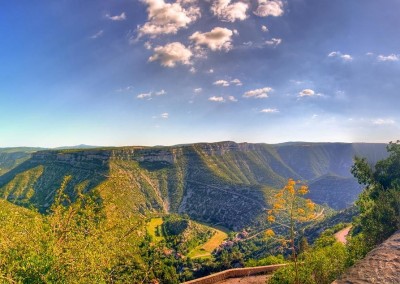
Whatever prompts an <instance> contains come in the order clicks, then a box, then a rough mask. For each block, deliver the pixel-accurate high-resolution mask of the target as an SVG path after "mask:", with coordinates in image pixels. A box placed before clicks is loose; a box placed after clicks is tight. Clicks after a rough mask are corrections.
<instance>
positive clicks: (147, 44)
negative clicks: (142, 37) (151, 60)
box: [144, 41, 153, 50]
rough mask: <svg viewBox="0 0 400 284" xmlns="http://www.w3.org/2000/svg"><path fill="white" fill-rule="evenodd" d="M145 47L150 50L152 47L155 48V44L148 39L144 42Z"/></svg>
mask: <svg viewBox="0 0 400 284" xmlns="http://www.w3.org/2000/svg"><path fill="white" fill-rule="evenodd" d="M144 48H146V49H147V50H150V49H152V48H153V46H152V45H151V42H149V41H146V42H145V43H144Z"/></svg>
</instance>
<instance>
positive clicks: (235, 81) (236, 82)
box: [230, 79, 243, 86]
mask: <svg viewBox="0 0 400 284" xmlns="http://www.w3.org/2000/svg"><path fill="white" fill-rule="evenodd" d="M230 83H231V84H234V85H236V86H242V85H243V83H242V81H240V80H239V79H233V80H232V81H231V82H230Z"/></svg>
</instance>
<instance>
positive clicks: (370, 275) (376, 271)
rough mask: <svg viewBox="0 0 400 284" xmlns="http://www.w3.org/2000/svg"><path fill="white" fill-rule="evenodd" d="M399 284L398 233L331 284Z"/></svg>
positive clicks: (399, 242) (399, 236) (399, 245)
mask: <svg viewBox="0 0 400 284" xmlns="http://www.w3.org/2000/svg"><path fill="white" fill-rule="evenodd" d="M349 283H351V284H367V283H376V284H397V283H400V231H397V232H396V233H394V234H393V235H392V236H391V237H390V238H389V239H387V240H386V241H385V242H383V243H382V244H380V245H379V246H378V247H376V248H375V249H373V250H372V251H370V252H369V253H368V254H367V255H366V257H365V258H364V259H362V260H360V261H359V262H358V263H356V264H355V265H354V266H353V267H351V268H350V269H349V270H348V271H347V272H346V273H345V274H344V275H343V276H342V277H341V278H340V279H339V280H336V281H334V282H333V283H332V284H349Z"/></svg>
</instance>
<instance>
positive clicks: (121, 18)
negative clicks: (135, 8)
mask: <svg viewBox="0 0 400 284" xmlns="http://www.w3.org/2000/svg"><path fill="white" fill-rule="evenodd" d="M106 18H107V19H109V20H111V21H124V20H126V14H125V12H122V13H121V15H115V16H111V15H109V14H107V15H106Z"/></svg>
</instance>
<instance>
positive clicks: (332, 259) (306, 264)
mask: <svg viewBox="0 0 400 284" xmlns="http://www.w3.org/2000/svg"><path fill="white" fill-rule="evenodd" d="M333 234H334V230H326V231H324V232H323V233H322V234H321V236H320V237H319V238H318V239H317V240H316V242H315V243H314V245H313V246H312V247H309V248H308V249H306V250H304V252H302V253H301V254H299V261H300V264H299V266H298V278H299V280H298V281H299V282H300V283H302V284H325V283H326V284H328V283H331V282H332V281H333V280H335V279H336V278H337V277H338V276H339V275H341V274H342V273H343V271H344V270H345V268H346V267H348V265H349V253H348V250H347V248H346V247H345V246H344V245H343V244H341V243H339V242H337V241H335V238H334V237H333ZM327 240H329V241H327ZM268 283H269V284H278V283H279V284H281V283H287V284H292V283H296V270H295V265H294V264H291V265H288V266H286V267H283V268H281V269H279V270H277V271H276V272H275V273H274V275H273V277H272V279H271V280H269V282H268Z"/></svg>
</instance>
